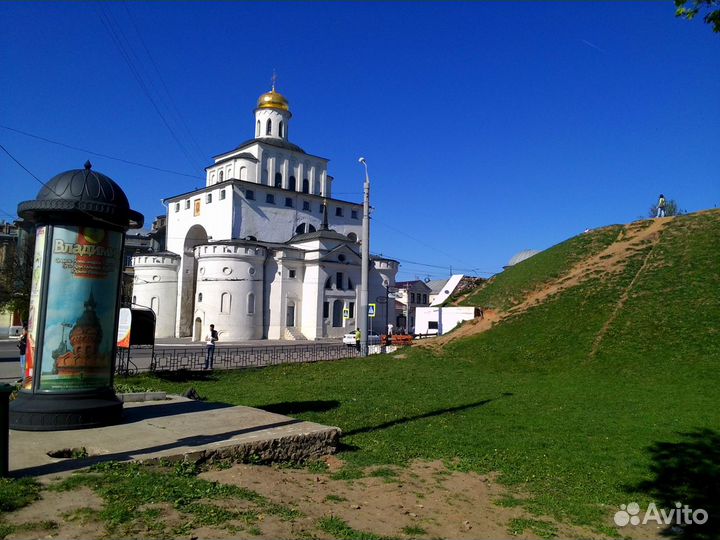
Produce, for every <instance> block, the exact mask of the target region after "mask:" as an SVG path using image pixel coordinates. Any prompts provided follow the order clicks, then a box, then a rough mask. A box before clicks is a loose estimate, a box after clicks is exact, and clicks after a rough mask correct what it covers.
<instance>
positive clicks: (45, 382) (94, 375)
mask: <svg viewBox="0 0 720 540" xmlns="http://www.w3.org/2000/svg"><path fill="white" fill-rule="evenodd" d="M51 247H52V249H51V251H50V253H51V256H52V261H51V263H50V266H49V272H50V273H49V284H48V288H49V289H50V290H52V291H53V294H49V295H48V303H47V307H46V313H45V322H44V327H45V331H44V339H43V343H44V346H43V349H42V359H41V364H40V373H39V377H40V380H39V386H38V387H39V389H40V390H41V391H50V392H72V391H78V390H88V389H93V388H103V387H107V386H109V385H110V382H111V380H112V373H111V371H112V354H113V350H114V349H113V348H114V345H115V343H114V341H115V340H114V336H113V335H112V334H113V331H114V325H115V318H116V311H117V309H118V294H117V283H118V279H119V272H120V265H121V262H120V257H121V247H122V233H120V232H116V231H103V230H100V229H93V228H89V227H61V226H55V227H53V233H52V241H51ZM36 375H37V374H36Z"/></svg>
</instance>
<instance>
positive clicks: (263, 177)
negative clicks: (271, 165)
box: [262, 169, 270, 185]
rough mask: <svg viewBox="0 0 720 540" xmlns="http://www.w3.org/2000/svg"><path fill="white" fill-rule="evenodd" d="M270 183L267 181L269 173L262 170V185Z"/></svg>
mask: <svg viewBox="0 0 720 540" xmlns="http://www.w3.org/2000/svg"><path fill="white" fill-rule="evenodd" d="M269 181H270V179H269V173H268V170H267V169H263V172H262V183H263V184H265V185H267V183H268V182H269Z"/></svg>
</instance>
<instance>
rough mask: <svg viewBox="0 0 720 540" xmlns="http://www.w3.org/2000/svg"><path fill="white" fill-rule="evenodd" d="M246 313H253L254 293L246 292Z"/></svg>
mask: <svg viewBox="0 0 720 540" xmlns="http://www.w3.org/2000/svg"><path fill="white" fill-rule="evenodd" d="M247 314H248V315H254V314H255V293H248V295H247Z"/></svg>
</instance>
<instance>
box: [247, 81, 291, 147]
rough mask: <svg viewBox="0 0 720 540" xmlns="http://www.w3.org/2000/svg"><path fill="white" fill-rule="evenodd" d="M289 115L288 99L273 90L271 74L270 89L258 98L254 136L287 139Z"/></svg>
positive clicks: (257, 137)
mask: <svg viewBox="0 0 720 540" xmlns="http://www.w3.org/2000/svg"><path fill="white" fill-rule="evenodd" d="M291 117H292V113H291V112H290V105H289V104H288V100H287V99H286V98H285V96H283V95H282V94H280V93H278V92H276V91H275V76H273V84H272V88H271V90H270V91H269V92H267V93H265V94H263V95H262V96H260V97H259V98H258V102H257V108H256V109H255V138H256V139H282V140H284V141H287V140H288V124H289V123H290V118H291Z"/></svg>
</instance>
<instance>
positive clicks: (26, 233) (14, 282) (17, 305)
mask: <svg viewBox="0 0 720 540" xmlns="http://www.w3.org/2000/svg"><path fill="white" fill-rule="evenodd" d="M17 232H18V235H17V237H16V238H15V240H14V241H13V242H10V243H8V244H5V245H4V246H3V247H4V249H5V251H4V253H3V257H1V259H2V261H3V264H2V268H0V310H5V311H10V312H12V313H18V314H19V315H20V317H21V319H22V320H23V321H27V319H28V313H29V311H30V285H31V283H32V267H33V257H34V253H35V231H34V229H32V228H29V229H23V227H22V226H21V227H18V231H17Z"/></svg>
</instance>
